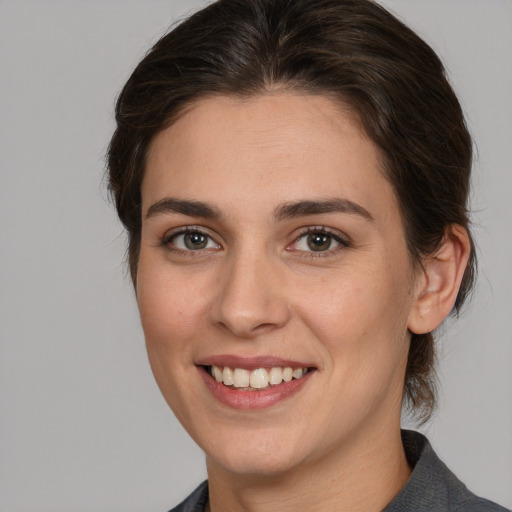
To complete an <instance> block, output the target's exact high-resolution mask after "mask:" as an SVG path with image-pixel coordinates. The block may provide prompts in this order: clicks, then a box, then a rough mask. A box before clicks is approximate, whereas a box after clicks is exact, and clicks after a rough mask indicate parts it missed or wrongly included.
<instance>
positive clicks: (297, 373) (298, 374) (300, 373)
mask: <svg viewBox="0 0 512 512" xmlns="http://www.w3.org/2000/svg"><path fill="white" fill-rule="evenodd" d="M303 375H304V372H303V371H302V368H297V369H296V370H293V373H292V376H293V378H294V379H300V378H301V377H302V376H303Z"/></svg>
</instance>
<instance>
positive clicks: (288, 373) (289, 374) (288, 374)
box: [283, 366, 293, 382]
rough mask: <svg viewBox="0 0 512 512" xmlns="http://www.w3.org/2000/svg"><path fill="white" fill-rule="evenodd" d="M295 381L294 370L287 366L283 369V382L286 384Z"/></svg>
mask: <svg viewBox="0 0 512 512" xmlns="http://www.w3.org/2000/svg"><path fill="white" fill-rule="evenodd" d="M292 379H293V370H292V369H291V368H290V367H289V366H287V367H286V368H284V369H283V380H284V381H285V382H290V381H291V380H292Z"/></svg>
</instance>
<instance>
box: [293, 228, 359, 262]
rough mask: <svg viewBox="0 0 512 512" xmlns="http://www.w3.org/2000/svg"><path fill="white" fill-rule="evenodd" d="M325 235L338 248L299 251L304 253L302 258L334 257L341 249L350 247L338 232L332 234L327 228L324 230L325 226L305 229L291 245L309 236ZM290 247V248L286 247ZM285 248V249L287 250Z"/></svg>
mask: <svg viewBox="0 0 512 512" xmlns="http://www.w3.org/2000/svg"><path fill="white" fill-rule="evenodd" d="M317 234H318V235H327V236H328V237H330V238H331V239H332V240H334V241H335V242H337V243H338V244H339V246H337V247H334V248H332V249H331V248H328V249H327V250H325V251H301V252H303V253H304V257H307V258H328V257H331V256H334V255H336V253H337V252H339V251H342V250H343V249H346V248H348V247H350V243H349V242H348V240H346V239H345V238H342V237H341V235H340V234H339V233H338V232H336V233H335V232H333V231H331V230H330V229H329V228H326V227H325V226H309V227H307V228H306V229H304V230H303V231H302V232H301V233H300V234H299V235H298V236H297V237H296V238H295V240H294V241H293V243H292V244H290V245H294V244H296V243H297V242H299V241H300V240H301V239H302V238H304V237H307V236H309V235H317ZM288 247H290V246H288ZM288 247H287V249H288Z"/></svg>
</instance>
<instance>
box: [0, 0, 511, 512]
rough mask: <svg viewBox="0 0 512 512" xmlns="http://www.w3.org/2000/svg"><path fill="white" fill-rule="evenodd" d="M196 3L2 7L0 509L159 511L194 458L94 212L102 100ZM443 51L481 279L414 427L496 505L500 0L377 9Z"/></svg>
mask: <svg viewBox="0 0 512 512" xmlns="http://www.w3.org/2000/svg"><path fill="white" fill-rule="evenodd" d="M205 3H206V2H204V1H199V0H194V1H191V0H187V1H185V0H175V1H173V0H137V1H135V0H102V1H100V0H89V1H85V0H83V1H79V0H67V1H64V0H0V180H1V181H0V225H1V239H0V240H1V251H0V290H1V292H0V293H1V299H0V334H1V348H0V350H1V353H0V356H1V358H0V511H1V512H17V511H20V512H21V511H23V512H36V511H37V512H50V511H51V512H60V511H62V512H64V511H66V512H74V511H76V512H79V511H80V512H85V511H87V512H100V511H102V512H116V511H123V512H132V511H134V512H135V511H141V512H142V511H144V512H163V511H165V510H168V509H169V508H171V507H172V506H173V505H175V504H176V503H178V502H179V501H181V499H182V498H184V497H185V496H186V495H187V494H188V493H189V492H190V491H191V490H192V489H193V488H194V487H195V486H196V485H197V484H198V483H199V482H200V481H201V480H202V479H203V478H204V477H205V469H204V456H203V454H202V453H201V451H200V450H199V449H198V448H197V447H196V446H195V445H194V444H193V443H192V441H190V440H189V438H188V436H187V434H186V433H185V432H184V431H183V430H182V428H181V426H180V425H179V424H178V423H177V421H176V420H175V418H174V417H173V415H172V413H171V412H170V411H169V410H168V408H167V406H166V404H165V402H164V400H163V399H162V398H161V396H160V393H159V391H158V389H157V387H156V384H155V383H154V382H153V378H152V375H151V372H150V369H149V365H148V362H147V358H146V354H145V348H144V341H143V336H142V332H141V328H140V325H139V320H138V315H137V309H136V304H135V301H134V296H133V292H132V289H131V284H130V282H129V279H128V278H127V277H126V274H125V269H124V265H123V258H124V243H125V239H124V236H123V234H122V229H121V226H120V224H119V222H118V221H117V219H116V216H115V212H114V209H113V208H112V207H111V206H110V205H109V202H108V199H107V193H106V191H105V185H104V182H103V174H104V153H105V150H106V147H107V144H108V141H109V137H110V135H111V133H112V130H113V126H114V123H113V115H112V113H113V104H114V99H115V97H116V95H117V94H118V93H119V91H120V88H121V87H122V85H123V83H124V82H125V80H126V79H127V78H128V76H129V74H130V72H131V70H132V69H133V67H134V66H135V65H136V63H137V62H138V60H139V59H140V58H141V57H142V56H143V55H144V53H145V52H146V51H147V50H148V49H149V47H150V46H151V44H152V43H154V42H155V41H156V40H157V38H158V37H159V36H160V35H162V34H163V33H164V31H165V30H166V28H167V27H168V26H169V25H170V24H171V23H172V22H173V21H174V20H175V19H176V18H178V17H182V16H183V15H185V14H187V13H190V12H191V11H193V10H194V9H195V8H197V7H198V6H201V5H205ZM383 3H385V5H387V6H388V7H389V8H391V9H392V10H393V11H394V12H395V13H397V14H398V15H399V16H401V17H402V18H403V19H405V20H406V21H407V22H408V23H409V24H410V25H412V27H413V28H415V29H416V30H417V31H418V32H419V33H420V34H421V35H422V36H423V37H424V38H425V39H426V40H427V41H428V42H429V43H430V44H431V45H433V47H434V48H435V49H436V50H437V51H438V53H439V54H440V55H441V57H442V58H443V60H444V62H445V63H446V66H447V68H448V71H449V74H450V77H451V79H452V82H453V84H454V86H455V88H456V90H457V91H458V93H459V95H460V98H461V100H462V103H463V105H464V109H465V111H466V113H467V116H468V122H469V126H470V129H471V132H472V133H473V135H474V137H475V140H476V144H477V147H478V159H477V161H476V163H475V173H474V192H473V202H472V205H473V210H474V211H475V215H474V222H475V233H476V238H477V243H478V245H479V257H480V280H479V284H478V288H477V292H476V295H475V297H474V300H473V302H472V306H471V307H470V308H468V309H467V311H466V314H465V315H464V316H463V317H462V318H461V319H459V320H457V321H456V322H451V321H450V322H448V324H447V327H446V329H445V331H446V333H445V335H444V336H443V339H442V340H441V342H440V345H439V349H440V369H439V374H440V378H441V381H442V391H441V397H440V407H439V412H438V414H437V415H436V416H435V418H434V419H433V421H431V422H430V423H429V424H427V425H425V426H424V427H422V429H421V430H423V431H424V432H427V434H428V436H429V437H430V439H431V441H432V443H433V445H434V447H435V449H436V450H437V452H438V454H439V455H440V456H441V458H443V459H444V461H445V462H446V463H447V464H448V465H449V466H450V467H451V468H452V469H453V470H454V471H455V473H456V474H457V475H458V476H459V477H460V478H461V479H462V480H463V481H464V482H466V483H467V485H468V486H469V487H470V488H471V489H472V490H473V491H474V492H476V493H478V494H481V495H484V496H486V497H488V498H491V499H493V500H496V501H498V502H501V503H502V504H503V505H505V506H508V507H512V485H511V484H512V436H511V434H512V371H511V369H512V365H511V362H512V329H511V326H510V322H511V320H512V310H511V301H512V286H511V285H512V266H511V262H512V235H511V227H512V221H511V218H512V205H511V203H512V201H511V197H510V196H511V190H512V169H511V167H512V123H511V116H512V2H511V1H510V0H385V1H383Z"/></svg>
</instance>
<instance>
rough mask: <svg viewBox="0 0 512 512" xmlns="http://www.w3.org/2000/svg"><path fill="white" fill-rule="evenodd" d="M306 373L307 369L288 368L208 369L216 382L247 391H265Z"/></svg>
mask: <svg viewBox="0 0 512 512" xmlns="http://www.w3.org/2000/svg"><path fill="white" fill-rule="evenodd" d="M307 371H308V369H307V368H295V369H293V368H291V367H290V366H287V367H286V368H279V367H274V368H270V369H266V368H256V369H255V370H252V371H249V370H246V369H244V368H234V369H233V370H232V369H231V368H229V367H227V366H225V367H224V368H222V367H220V366H215V365H213V366H212V367H211V368H210V373H211V375H212V377H213V378H214V379H215V380H216V381H217V382H222V383H223V384H224V385H225V386H234V387H235V388H249V389H250V388H252V389H265V388H267V387H268V386H269V385H271V386H277V385H279V384H281V383H282V382H283V381H284V382H290V381H291V380H292V379H300V378H301V377H302V376H303V375H305V374H306V373H307Z"/></svg>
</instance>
